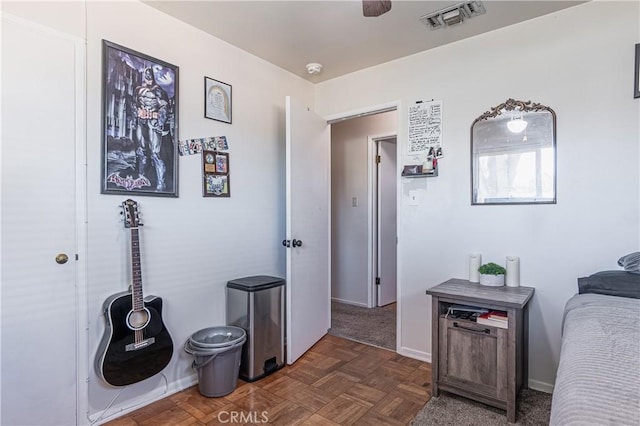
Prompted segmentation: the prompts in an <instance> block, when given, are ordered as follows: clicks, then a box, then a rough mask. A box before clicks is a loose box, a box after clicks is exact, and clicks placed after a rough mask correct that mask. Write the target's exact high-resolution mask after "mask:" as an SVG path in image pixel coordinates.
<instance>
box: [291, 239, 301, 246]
mask: <svg viewBox="0 0 640 426" xmlns="http://www.w3.org/2000/svg"><path fill="white" fill-rule="evenodd" d="M291 244H293V247H302V241H301V240H293V241H291Z"/></svg>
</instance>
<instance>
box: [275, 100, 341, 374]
mask: <svg viewBox="0 0 640 426" xmlns="http://www.w3.org/2000/svg"><path fill="white" fill-rule="evenodd" d="M286 122H287V124H286V127H287V130H286V134H287V143H286V145H287V161H286V162H287V165H286V168H287V171H286V186H287V189H286V196H287V203H286V204H287V207H286V215H287V235H286V238H287V240H289V245H290V247H289V248H287V249H286V250H287V282H286V293H287V303H286V305H287V363H288V364H292V363H293V362H295V361H296V360H297V359H298V358H299V357H300V356H301V355H302V354H304V353H305V352H306V351H307V350H308V349H309V348H310V347H311V346H313V344H314V343H316V342H317V341H318V340H320V338H322V336H324V335H325V334H326V333H327V330H328V329H329V328H330V327H331V305H330V303H329V300H330V298H331V286H330V282H329V277H330V276H331V274H330V270H329V268H330V264H329V259H330V256H329V249H330V244H329V236H330V227H329V226H330V224H329V214H330V208H329V199H330V198H329V197H330V189H329V188H330V186H329V184H330V182H329V166H330V163H329V158H330V157H329V153H330V141H331V133H330V126H329V125H328V124H327V122H326V121H325V120H323V119H322V118H320V117H319V116H317V115H316V114H315V113H314V112H313V111H311V110H310V108H308V107H307V106H306V105H303V104H302V103H300V102H298V101H296V100H295V99H292V98H291V97H289V96H287V98H286Z"/></svg>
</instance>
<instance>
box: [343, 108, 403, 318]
mask: <svg viewBox="0 0 640 426" xmlns="http://www.w3.org/2000/svg"><path fill="white" fill-rule="evenodd" d="M396 116H397V112H396V111H390V112H385V113H382V114H376V115H371V116H367V117H360V118H354V119H351V120H346V121H342V122H339V123H336V124H333V125H332V126H331V297H332V298H333V299H334V300H338V301H342V302H347V303H351V304H355V305H360V306H368V294H369V291H368V273H369V267H368V263H367V262H368V254H369V252H370V244H369V240H368V235H369V223H368V220H369V218H368V213H369V205H370V204H371V200H370V199H369V193H368V184H369V177H368V170H369V167H368V165H369V163H368V157H367V156H368V144H369V140H368V137H370V136H374V137H375V136H380V135H389V134H392V133H394V132H396V129H397V120H396ZM353 197H357V198H358V206H357V207H353V205H352V198H353Z"/></svg>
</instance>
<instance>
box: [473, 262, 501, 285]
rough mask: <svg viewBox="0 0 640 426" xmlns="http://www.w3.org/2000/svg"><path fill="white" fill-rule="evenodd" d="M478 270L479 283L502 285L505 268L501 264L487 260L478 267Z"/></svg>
mask: <svg viewBox="0 0 640 426" xmlns="http://www.w3.org/2000/svg"><path fill="white" fill-rule="evenodd" d="M478 272H480V284H482V285H488V286H493V287H499V286H502V285H504V275H505V274H506V273H507V270H506V269H504V268H503V267H502V266H500V265H497V264H495V263H493V262H489V263H485V264H484V265H482V266H481V267H479V268H478Z"/></svg>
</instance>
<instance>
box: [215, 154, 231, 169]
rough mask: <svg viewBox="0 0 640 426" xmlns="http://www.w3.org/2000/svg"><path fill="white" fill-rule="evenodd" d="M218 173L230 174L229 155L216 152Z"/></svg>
mask: <svg viewBox="0 0 640 426" xmlns="http://www.w3.org/2000/svg"><path fill="white" fill-rule="evenodd" d="M215 160H216V173H219V174H228V173H229V154H227V153H224V152H216V155H215Z"/></svg>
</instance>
